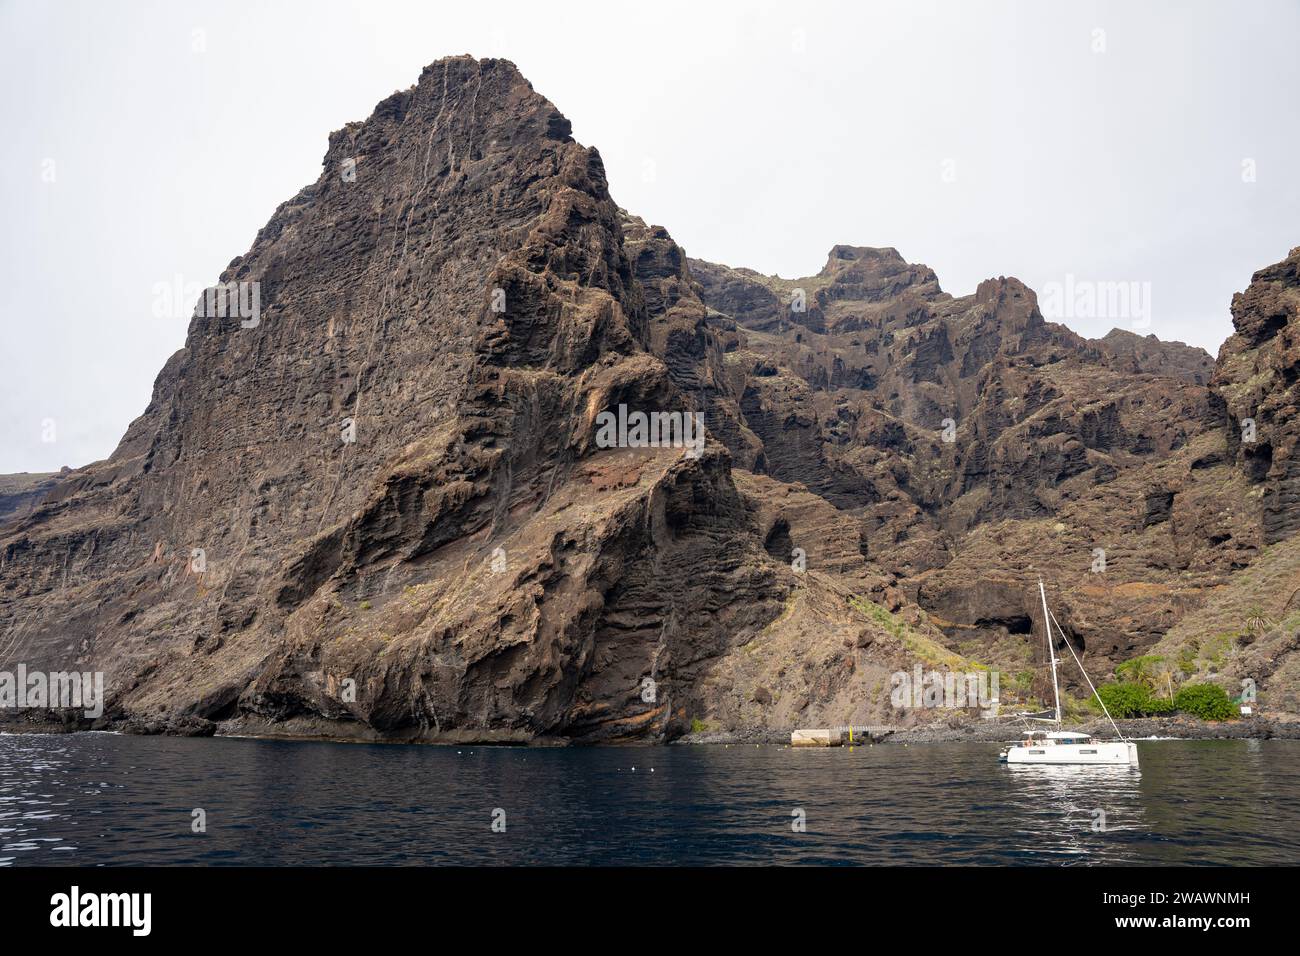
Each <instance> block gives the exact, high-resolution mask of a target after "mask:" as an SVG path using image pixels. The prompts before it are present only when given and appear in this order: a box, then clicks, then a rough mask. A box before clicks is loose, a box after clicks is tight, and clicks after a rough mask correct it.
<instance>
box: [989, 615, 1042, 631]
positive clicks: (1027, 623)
mask: <svg viewBox="0 0 1300 956" xmlns="http://www.w3.org/2000/svg"><path fill="white" fill-rule="evenodd" d="M975 626H976V627H979V628H988V629H990V630H992V629H994V628H1003V629H1004V630H1005V631H1006V632H1007V633H1008V634H1032V633H1034V622H1033V620H1032V619H1031V618H1030V617H1029V615H1027V614H1011V615H1008V616H1006V617H982V618H980V619H979V620H977V621H976V622H975Z"/></svg>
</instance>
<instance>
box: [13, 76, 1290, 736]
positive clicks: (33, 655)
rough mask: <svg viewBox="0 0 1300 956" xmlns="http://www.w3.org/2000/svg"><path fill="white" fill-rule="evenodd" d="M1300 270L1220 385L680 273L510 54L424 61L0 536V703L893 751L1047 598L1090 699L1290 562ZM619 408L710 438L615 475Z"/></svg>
mask: <svg viewBox="0 0 1300 956" xmlns="http://www.w3.org/2000/svg"><path fill="white" fill-rule="evenodd" d="M1298 261H1300V260H1298V259H1297V254H1296V253H1293V254H1292V256H1291V258H1290V259H1288V260H1287V261H1286V262H1285V263H1282V264H1279V265H1278V266H1274V267H1271V268H1270V269H1267V270H1264V271H1263V272H1261V273H1259V274H1258V275H1257V276H1256V279H1255V282H1254V283H1253V284H1252V286H1251V288H1250V290H1248V291H1247V292H1246V293H1245V294H1243V295H1241V296H1238V297H1237V299H1236V300H1235V301H1234V304H1233V316H1234V322H1235V324H1236V328H1237V334H1236V335H1234V336H1233V338H1232V339H1230V340H1229V342H1228V343H1227V344H1225V346H1224V350H1223V353H1222V354H1221V356H1220V360H1219V363H1218V365H1217V366H1214V365H1213V363H1212V362H1211V361H1210V359H1209V356H1208V355H1206V354H1205V353H1204V352H1202V351H1200V350H1198V349H1191V348H1188V347H1187V346H1183V345H1181V344H1180V343H1161V342H1159V341H1157V340H1155V339H1154V338H1153V337H1145V338H1143V337H1138V336H1134V335H1131V334H1130V333H1124V332H1118V331H1117V332H1112V333H1111V335H1108V336H1107V337H1106V338H1105V339H1102V340H1098V341H1089V340H1085V339H1082V338H1080V337H1079V336H1077V335H1075V334H1074V333H1072V332H1070V331H1069V330H1068V329H1066V328H1064V327H1063V326H1060V325H1056V324H1053V323H1049V322H1046V321H1045V320H1044V319H1043V317H1042V315H1041V313H1040V311H1039V309H1038V307H1037V303H1036V300H1035V296H1034V293H1033V292H1032V291H1031V290H1029V289H1027V288H1026V287H1025V286H1023V285H1022V284H1021V283H1020V282H1018V281H1016V280H1014V279H991V280H988V281H987V282H985V283H982V284H981V285H980V287H979V288H978V290H977V291H976V292H975V294H974V295H971V296H965V297H960V298H954V297H952V296H950V295H948V294H946V293H944V292H942V291H941V289H940V287H939V284H938V280H937V278H936V277H935V275H934V273H933V272H932V271H931V270H930V269H928V268H926V267H924V266H919V265H913V264H909V263H907V262H906V261H904V260H903V259H902V257H901V256H899V254H898V253H897V252H895V251H894V250H892V249H860V248H856V247H849V246H837V247H835V248H834V249H833V250H832V251H831V254H830V257H829V259H828V262H827V265H826V267H825V268H824V269H823V270H822V271H821V272H820V273H819V274H818V275H817V276H814V277H809V278H807V279H800V280H793V281H786V280H781V279H777V278H774V277H772V278H769V277H763V276H760V275H758V274H757V273H754V272H751V271H748V270H742V269H730V268H728V267H725V266H718V265H714V264H710V263H705V262H700V261H696V260H688V259H687V258H686V256H685V254H684V252H683V251H682V249H681V248H680V247H679V246H677V245H676V243H674V242H673V240H672V238H671V236H670V235H669V234H668V233H667V231H665V230H664V229H663V228H661V227H657V226H647V225H646V224H645V223H644V222H642V221H641V220H639V219H636V218H635V217H633V216H631V215H629V214H627V213H625V212H623V211H622V210H620V209H619V208H618V207H617V205H616V204H615V203H614V201H613V200H612V199H611V198H610V196H609V193H608V189H607V186H606V182H605V175H604V170H603V167H602V165H601V161H600V157H599V155H598V154H597V152H596V151H595V150H594V149H589V148H584V147H582V146H580V145H579V144H577V143H576V142H574V141H573V139H572V138H571V136H570V135H569V124H568V122H567V121H566V120H565V119H564V117H563V116H562V115H561V114H560V113H559V112H558V111H557V110H556V109H555V108H554V107H553V106H552V105H551V104H550V103H549V102H547V101H546V100H545V99H544V98H542V97H541V96H539V95H538V94H537V93H535V92H534V91H533V89H532V88H531V86H530V85H529V84H528V83H527V81H526V80H524V79H523V78H522V77H521V76H520V75H519V73H518V72H517V71H516V70H515V68H514V67H513V66H512V65H511V64H509V63H508V62H506V61H502V60H482V61H477V60H474V59H471V58H469V57H458V58H452V59H447V60H441V61H439V62H438V63H435V64H433V65H432V66H430V67H429V68H427V69H426V70H425V71H424V73H423V74H422V76H421V77H420V81H419V83H418V84H417V85H416V86H414V87H412V88H411V89H409V90H407V91H404V92H401V93H397V94H394V95H393V96H391V97H389V98H388V99H387V100H385V101H384V102H382V103H380V104H379V106H378V107H377V108H376V109H375V112H374V114H373V115H372V116H371V117H370V119H368V120H367V121H366V122H364V123H354V124H351V125H349V126H348V127H346V128H345V129H343V130H341V131H339V132H336V133H334V134H333V135H332V136H331V137H330V144H329V150H328V152H327V154H326V156H325V161H324V169H323V172H322V175H321V177H320V179H319V180H318V181H317V182H316V183H315V184H313V185H311V186H309V187H307V188H306V189H304V190H303V191H302V192H301V193H299V195H298V196H296V197H294V199H292V200H290V201H289V202H288V203H285V204H284V205H282V206H281V207H280V208H279V209H278V210H277V211H276V213H275V215H274V216H273V217H272V219H271V221H270V222H269V223H268V224H267V225H266V227H265V228H264V229H263V230H262V231H261V232H260V233H259V234H258V236H257V238H256V240H255V241H254V243H253V246H252V248H251V249H250V250H249V251H248V253H247V254H246V255H244V256H241V257H239V258H237V259H235V260H234V261H233V262H232V263H231V264H230V266H229V267H228V269H227V270H226V272H225V273H223V275H222V276H221V280H220V281H221V282H222V283H223V284H225V283H247V284H254V283H255V284H256V288H257V289H258V293H259V301H260V315H259V316H258V317H257V318H256V320H254V321H252V322H240V321H239V320H238V319H230V318H219V317H213V316H212V315H211V312H210V310H208V311H201V312H200V313H199V314H196V317H195V318H194V319H193V320H192V322H191V325H190V330H189V335H188V339H187V342H186V345H185V348H184V349H182V350H181V351H180V352H178V353H177V354H176V355H175V356H173V357H172V359H170V360H169V362H168V363H167V365H166V367H165V368H164V369H163V371H162V373H161V374H160V375H159V378H158V380H157V383H156V385H155V389H154V396H153V400H152V401H151V403H150V405H149V407H148V409H146V411H145V413H144V414H143V415H142V416H141V417H140V418H139V419H138V420H137V421H136V422H134V423H133V424H132V425H131V427H130V428H129V429H128V431H127V434H126V436H125V437H124V438H123V440H122V443H121V444H120V446H119V447H118V449H117V450H116V451H115V452H114V454H113V455H112V456H111V457H110V458H109V459H108V460H107V461H104V462H98V463H95V464H93V465H90V466H87V467H85V468H82V469H79V470H77V471H75V472H72V473H71V474H68V475H65V476H63V477H62V478H61V479H60V480H59V481H58V482H57V483H55V484H53V485H52V487H51V488H50V489H48V490H46V491H44V492H43V493H44V499H43V501H42V502H41V504H40V505H39V506H38V507H35V508H34V509H32V508H30V504H29V503H24V504H23V507H22V508H18V507H14V508H11V509H9V513H8V514H7V515H5V514H0V521H3V522H4V524H0V669H4V668H7V667H10V666H11V665H13V664H15V663H17V662H22V663H25V664H26V665H27V666H28V668H29V669H45V670H72V669H74V668H75V669H77V670H82V671H85V670H102V671H104V672H105V674H106V681H105V683H106V689H107V691H108V696H109V710H108V716H109V719H110V720H111V721H122V720H125V721H128V722H134V723H135V724H141V723H143V724H144V725H145V726H151V727H153V726H162V727H164V728H171V729H177V730H181V731H184V732H193V731H194V728H195V727H198V728H199V729H200V730H202V728H203V727H204V726H205V725H206V726H208V728H209V729H210V724H207V722H209V721H217V722H222V726H223V727H224V728H225V729H231V730H235V729H242V730H265V729H274V730H277V731H281V732H290V733H330V734H337V735H348V734H352V735H357V736H365V737H374V736H379V737H385V738H399V739H426V740H531V739H536V738H544V737H565V738H570V739H576V740H585V741H594V740H607V739H622V738H648V739H656V738H663V737H672V736H675V735H677V734H679V733H681V732H682V731H684V730H686V729H689V728H690V727H692V726H699V725H700V723H703V724H704V725H705V726H714V727H733V728H738V727H783V726H790V725H793V724H845V723H860V724H861V723H881V722H899V721H904V722H906V721H911V720H916V719H926V718H929V717H933V716H934V715H933V714H917V713H915V712H909V713H907V714H902V713H899V712H897V711H895V710H894V709H893V708H892V705H891V701H890V693H889V691H890V674H891V673H892V672H894V671H896V670H899V669H909V668H910V667H911V666H912V665H913V664H914V663H917V662H920V663H923V664H925V665H926V666H927V667H930V666H943V667H947V668H965V669H970V668H982V667H990V666H991V667H995V668H1000V669H1001V670H1003V671H1007V670H1013V671H1014V670H1025V669H1028V668H1030V667H1031V666H1032V662H1033V661H1034V660H1035V659H1037V658H1039V657H1041V656H1043V653H1044V649H1043V648H1042V646H1041V645H1042V640H1041V637H1040V638H1039V639H1037V640H1035V638H1034V634H1035V633H1037V634H1039V635H1041V634H1042V631H1041V621H1040V620H1039V615H1038V614H1036V613H1035V604H1034V600H1035V595H1036V585H1035V582H1036V580H1037V578H1038V577H1039V576H1040V575H1041V576H1043V577H1044V578H1046V579H1047V580H1048V581H1049V582H1050V584H1051V586H1052V589H1053V602H1054V604H1055V605H1056V609H1057V615H1058V617H1059V618H1060V620H1061V623H1062V625H1063V628H1064V630H1065V631H1066V633H1067V635H1068V636H1069V637H1070V639H1071V640H1072V642H1073V643H1074V644H1075V646H1076V647H1077V648H1078V649H1080V650H1081V651H1085V652H1086V654H1087V657H1088V659H1090V660H1091V661H1092V662H1093V663H1092V669H1093V670H1094V676H1096V672H1098V671H1100V672H1104V671H1106V670H1107V669H1109V667H1111V666H1113V665H1114V664H1115V663H1118V662H1120V661H1122V660H1125V659H1127V658H1128V657H1131V656H1133V655H1134V654H1136V653H1139V652H1141V651H1142V650H1144V649H1147V648H1149V647H1150V646H1152V644H1154V643H1155V642H1156V641H1157V640H1159V639H1160V638H1161V636H1162V635H1164V634H1165V633H1166V632H1168V631H1169V629H1170V628H1171V627H1173V626H1174V625H1175V624H1176V623H1177V622H1178V621H1179V620H1180V619H1181V618H1183V617H1184V616H1185V615H1186V614H1187V613H1188V611H1189V610H1193V611H1194V610H1195V609H1197V608H1199V607H1201V606H1202V605H1203V604H1205V602H1206V597H1207V594H1211V593H1212V592H1213V591H1214V590H1215V589H1216V588H1219V587H1221V586H1223V585H1224V583H1225V582H1226V581H1228V580H1229V578H1230V576H1232V575H1234V574H1238V573H1240V572H1241V571H1242V569H1245V568H1248V567H1249V566H1250V564H1251V562H1252V561H1253V560H1254V559H1255V557H1256V556H1257V554H1258V553H1259V552H1260V549H1261V547H1263V546H1264V545H1266V544H1270V543H1274V542H1279V541H1287V540H1289V539H1290V538H1291V536H1292V535H1293V534H1294V532H1295V531H1296V530H1297V529H1298V528H1300V521H1298V519H1297V517H1296V515H1297V511H1296V507H1295V504H1296V494H1297V490H1298V489H1300V485H1298V484H1297V482H1300V471H1297V466H1296V464H1295V461H1296V455H1295V444H1296V428H1295V426H1294V421H1295V416H1294V411H1295V405H1296V386H1295V382H1296V368H1297V361H1298V360H1300V354H1297V349H1298V348H1300V345H1298V341H1300V337H1298V334H1297V319H1296V314H1297V307H1296V306H1297V300H1298V296H1297V289H1298V288H1300V281H1298V280H1297V270H1298V266H1297V262H1298ZM620 409H622V410H623V411H627V410H632V411H633V412H639V413H646V414H647V415H648V414H651V413H667V414H669V415H675V416H677V417H678V419H679V420H680V418H681V416H683V415H692V414H694V413H701V414H702V415H703V416H704V421H705V423H706V425H707V429H708V436H709V439H708V441H707V443H706V444H704V445H703V446H702V447H699V446H695V447H689V446H687V447H683V446H682V444H681V443H677V444H673V443H671V442H662V443H661V442H656V443H654V444H650V445H648V446H647V445H645V443H638V442H636V441H633V442H630V443H628V442H624V443H622V444H621V445H619V446H616V447H607V443H605V442H603V441H600V440H598V435H599V434H600V431H599V425H600V422H601V420H602V417H603V413H616V412H618V411H619V410H620ZM1245 418H1250V419H1252V421H1253V423H1254V429H1255V430H1254V432H1253V433H1251V434H1250V435H1247V436H1246V437H1245V439H1244V440H1243V433H1242V431H1241V429H1240V428H1239V423H1240V421H1241V420H1243V419H1245ZM628 445H633V446H635V447H628ZM29 509H30V510H29ZM1101 552H1104V556H1103V558H1099V553H1101ZM1099 560H1100V561H1101V564H1102V569H1101V570H1099V569H1098V563H1099ZM1296 583H1297V586H1300V582H1296ZM1038 690H1039V692H1040V693H1041V687H1039V688H1038ZM1004 696H1005V695H1004ZM939 715H940V716H947V715H946V714H943V713H942V712H940V714H939Z"/></svg>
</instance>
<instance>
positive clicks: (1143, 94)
mask: <svg viewBox="0 0 1300 956" xmlns="http://www.w3.org/2000/svg"><path fill="white" fill-rule="evenodd" d="M195 31H201V32H199V33H196V32H195ZM1097 31H1104V33H1099V32H1097ZM1103 46H1104V50H1101V49H1099V48H1100V47H1103ZM1297 50H1300V3H1296V2H1294V0H1252V2H1222V3H1188V2H1142V3H1133V2H1127V3H1114V4H1110V3H1091V2H1061V3H1041V2H1026V3H1016V2H1011V0H1006V2H980V0H975V2H972V0H960V2H951V3H948V2H931V3H919V2H918V3H863V2H852V3H850V2H845V3H811V2H798V3H795V2H790V3H776V2H759V3H744V4H741V3H736V4H729V3H723V2H719V0H693V2H689V3H673V2H665V0H656V2H654V3H626V4H623V3H616V2H613V0H606V2H604V3H541V2H536V0H534V2H528V3H501V2H479V3H465V2H463V0H460V2H456V3H436V2H430V3H396V2H394V3H385V2H380V0H363V2H356V3H352V2H323V0H310V2H265V3H253V2H248V3H244V2H184V0H167V2H162V0H159V2H149V3H145V2H128V0H123V2H106V0H100V2H85V3H74V2H59V0H47V2H27V0H0V84H3V89H4V99H3V103H2V105H0V111H2V112H0V118H2V119H3V126H2V127H0V128H3V130H4V135H3V136H2V137H0V170H2V171H3V176H2V177H0V199H2V205H0V208H2V209H3V211H4V224H3V247H0V282H2V283H3V295H0V331H2V334H3V338H2V341H3V350H2V353H0V413H2V416H0V472H13V471H46V470H54V469H56V468H58V467H59V466H61V465H64V464H67V465H72V466H74V467H75V466H78V465H82V464H85V463H87V462H89V461H92V460H94V459H97V458H103V457H105V456H107V455H108V454H109V453H110V452H111V451H112V449H113V448H114V447H115V445H116V443H117V441H118V439H119V438H120V437H121V434H122V432H123V431H124V429H125V428H126V426H127V424H128V423H129V422H130V421H131V420H132V419H133V418H134V417H135V416H137V415H138V414H139V413H140V412H141V411H143V409H144V407H145V405H146V404H147V403H148V400H149V396H150V392H151V388H152V385H153V380H154V377H155V375H156V374H157V372H158V370H159V369H160V368H161V367H162V365H163V363H164V361H165V360H166V359H167V357H168V356H169V355H170V354H171V353H172V352H174V351H175V350H176V349H178V348H180V347H181V346H182V344H183V343H184V339H185V330H186V326H187V317H188V312H189V310H190V309H191V307H192V303H185V304H184V306H183V308H182V309H181V312H182V313H183V314H178V315H177V316H176V317H174V318H173V317H164V318H158V317H156V316H155V315H154V305H155V292H154V289H155V286H156V285H157V284H158V283H160V282H167V283H171V282H174V281H175V280H176V277H177V276H179V277H182V280H183V281H184V282H186V283H191V282H192V283H200V284H202V285H207V284H210V283H211V282H212V281H213V280H215V279H216V277H217V275H218V274H219V272H220V271H221V269H222V268H223V267H224V266H225V264H226V263H227V262H229V261H230V260H231V259H232V258H234V257H235V256H236V255H239V254H242V253H244V252H245V251H247V249H248V247H249V245H250V244H251V242H252V240H253V237H254V235H255V234H256V232H257V230H258V229H259V228H260V227H261V226H262V225H263V224H264V223H265V222H266V220H267V219H268V218H269V217H270V215H271V213H272V211H273V210H274V209H275V207H276V205H277V204H279V203H280V202H282V201H283V200H285V199H288V198H289V197H291V196H292V195H294V193H296V192H297V191H298V190H299V189H300V188H301V187H302V186H304V185H305V184H307V183H309V182H312V181H314V180H315V179H316V177H317V175H318V174H319V171H320V162H321V157H322V156H323V155H324V152H325V147H326V139H327V136H328V134H329V133H330V131H331V130H335V129H338V128H339V127H341V126H342V125H343V124H344V123H346V122H348V121H351V120H359V119H364V118H365V117H367V116H368V115H369V114H370V112H371V109H372V108H373V107H374V105H375V103H377V102H378V101H379V100H380V99H382V98H383V97H385V96H387V95H388V94H389V93H391V92H393V91H394V90H396V89H401V88H405V87H407V86H410V85H411V84H412V83H413V82H415V80H416V78H417V77H418V76H419V73H420V70H421V68H422V67H423V66H424V65H425V64H427V63H430V62H432V61H433V60H436V59H437V58H439V57H441V56H445V55H449V54H459V53H472V54H474V55H476V56H503V57H506V58H508V59H511V60H514V61H515V62H516V63H517V64H518V65H519V67H520V69H521V70H522V71H523V73H524V75H525V76H527V77H528V78H529V79H530V80H531V81H532V83H533V85H534V87H536V88H537V89H538V90H539V91H540V92H541V93H543V94H544V95H546V96H547V97H549V98H550V99H551V100H552V101H553V102H554V103H555V104H556V105H557V106H558V107H559V108H560V110H561V111H562V112H563V113H564V114H565V115H566V116H568V117H569V119H570V120H572V122H573V130H574V135H575V136H576V138H577V139H578V140H579V141H580V142H582V143H584V144H587V145H595V146H597V147H599V149H600V151H601V154H602V156H603V157H604V160H605V165H606V168H607V170H608V173H609V180H610V187H611V190H612V192H613V195H614V198H615V199H616V200H617V201H618V202H619V203H620V204H621V205H623V206H624V207H625V208H627V209H629V210H631V211H632V212H634V213H636V214H638V215H640V216H642V217H644V218H645V219H646V220H648V221H651V222H654V223H658V224H661V225H664V226H666V227H667V228H668V229H669V230H670V231H671V232H672V234H673V236H674V237H675V238H676V239H677V241H678V242H680V243H681V244H682V245H683V246H684V247H685V248H686V250H687V252H688V253H689V254H690V255H692V256H697V257H701V258H705V259H712V260H714V261H719V262H725V263H728V264H730V265H745V266H749V267H751V268H755V269H759V270H761V271H763V272H767V273H778V274H780V275H783V276H787V277H795V276H802V275H807V274H810V273H814V272H816V271H817V270H818V269H820V268H821V266H822V264H823V262H824V261H825V257H826V253H827V251H828V250H829V249H830V247H831V246H832V245H834V244H835V243H852V244H856V245H876V246H894V247H895V248H897V249H898V250H899V251H900V252H901V253H902V254H903V256H904V257H906V258H907V259H908V260H910V261H913V262H924V263H927V264H929V265H930V266H932V267H933V268H934V269H935V270H936V272H937V273H938V275H939V280H940V283H941V284H942V285H943V287H944V288H945V289H946V290H947V291H949V292H952V293H954V294H957V295H961V294H965V293H969V292H971V291H973V290H974V288H975V286H976V284H977V283H978V282H979V281H980V280H981V279H984V278H986V277H989V276H995V275H1014V276H1017V277H1019V278H1021V279H1023V280H1024V281H1025V282H1027V283H1028V284H1029V285H1031V286H1032V287H1034V288H1036V289H1039V290H1040V291H1041V290H1042V289H1043V287H1044V286H1045V284H1047V283H1050V282H1063V281H1064V280H1065V277H1066V275H1067V274H1071V275H1073V276H1074V277H1075V279H1076V281H1079V280H1081V281H1134V282H1144V283H1145V282H1149V283H1150V284H1151V285H1150V290H1151V324H1150V328H1149V329H1144V330H1143V331H1151V332H1154V333H1155V334H1157V335H1159V336H1160V337H1161V338H1173V339H1182V340H1184V341H1187V342H1191V343H1193V344H1196V345H1201V346H1203V347H1205V348H1207V349H1209V350H1210V351H1211V352H1217V349H1218V346H1219V344H1220V343H1221V342H1222V340H1223V338H1224V337H1225V336H1226V335H1227V334H1228V333H1229V332H1230V331H1231V325H1230V320H1229V315H1228V305H1229V302H1230V300H1231V296H1232V293H1233V292H1234V291H1238V290H1240V289H1243V288H1244V287H1245V286H1246V284H1247V283H1248V281H1249V279H1250V275H1251V273H1252V272H1253V271H1254V270H1255V269H1257V268H1260V267H1262V266H1265V265H1268V264H1270V263H1273V262H1275V261H1277V260H1279V259H1281V258H1282V257H1284V256H1285V255H1286V253H1287V251H1288V250H1289V249H1290V248H1291V247H1293V246H1295V245H1300V183H1298V182H1297V173H1300V101H1298V100H1297V98H1296V97H1297V91H1300V65H1298V64H1300V58H1298V56H1297ZM1251 168H1253V171H1254V177H1253V178H1254V181H1248V180H1250V178H1251V177H1250V175H1249V173H1248V172H1247V171H1248V170H1249V169H1251ZM1069 324H1070V325H1071V326H1072V327H1074V328H1075V329H1076V330H1077V331H1079V332H1081V333H1083V334H1086V335H1093V336H1096V335H1102V334H1105V332H1107V331H1108V330H1109V329H1110V328H1111V327H1112V326H1114V325H1121V326H1123V325H1125V323H1124V322H1122V321H1118V322H1117V321H1114V320H1111V319H1107V318H1083V319H1073V320H1069ZM43 439H46V440H43ZM48 439H53V440H48Z"/></svg>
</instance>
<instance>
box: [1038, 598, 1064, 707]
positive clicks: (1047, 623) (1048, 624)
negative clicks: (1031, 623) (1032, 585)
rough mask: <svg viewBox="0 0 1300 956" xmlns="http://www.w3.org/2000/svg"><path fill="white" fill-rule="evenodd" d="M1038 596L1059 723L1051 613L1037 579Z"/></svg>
mask: <svg viewBox="0 0 1300 956" xmlns="http://www.w3.org/2000/svg"><path fill="white" fill-rule="evenodd" d="M1038 596H1039V597H1041V598H1042V599H1043V630H1045V631H1046V632H1047V655H1048V657H1050V658H1051V660H1052V696H1053V697H1055V698H1056V723H1057V726H1060V723H1061V688H1060V687H1059V686H1058V685H1057V683H1056V646H1055V645H1054V644H1053V643H1052V615H1051V614H1050V613H1049V612H1048V610H1047V590H1046V589H1045V588H1044V587H1043V579H1042V578H1039V579H1038Z"/></svg>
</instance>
